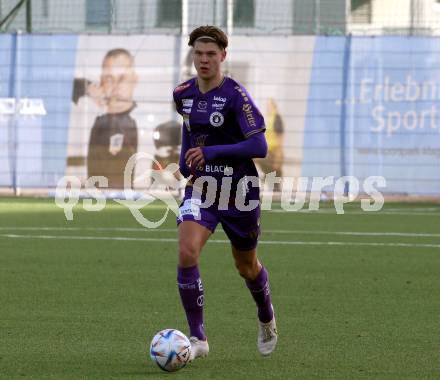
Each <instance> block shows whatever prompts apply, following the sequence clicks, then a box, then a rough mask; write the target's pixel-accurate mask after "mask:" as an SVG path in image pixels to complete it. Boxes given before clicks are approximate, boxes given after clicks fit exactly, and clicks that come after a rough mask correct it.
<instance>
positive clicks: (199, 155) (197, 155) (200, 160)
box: [185, 147, 205, 169]
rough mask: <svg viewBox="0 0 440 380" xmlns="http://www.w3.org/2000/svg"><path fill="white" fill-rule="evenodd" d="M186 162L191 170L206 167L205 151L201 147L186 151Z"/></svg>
mask: <svg viewBox="0 0 440 380" xmlns="http://www.w3.org/2000/svg"><path fill="white" fill-rule="evenodd" d="M185 161H186V164H187V165H188V167H189V168H194V169H195V168H197V167H198V166H203V165H205V156H204V155H203V150H202V148H200V147H197V148H190V149H188V150H187V151H186V154H185Z"/></svg>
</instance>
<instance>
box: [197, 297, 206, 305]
mask: <svg viewBox="0 0 440 380" xmlns="http://www.w3.org/2000/svg"><path fill="white" fill-rule="evenodd" d="M204 303H205V297H204V296H203V294H202V295H200V296H198V297H197V305H199V306H200V307H202V306H203V304H204Z"/></svg>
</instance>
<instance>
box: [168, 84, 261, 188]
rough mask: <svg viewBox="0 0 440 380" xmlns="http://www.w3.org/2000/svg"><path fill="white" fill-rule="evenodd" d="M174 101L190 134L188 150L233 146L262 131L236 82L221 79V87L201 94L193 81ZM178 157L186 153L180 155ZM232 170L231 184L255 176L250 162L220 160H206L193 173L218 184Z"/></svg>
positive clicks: (258, 118) (248, 99)
mask: <svg viewBox="0 0 440 380" xmlns="http://www.w3.org/2000/svg"><path fill="white" fill-rule="evenodd" d="M173 97H174V102H175V103H176V109H177V112H179V114H181V115H182V117H183V121H184V123H183V124H184V128H186V131H183V132H184V133H186V132H188V133H189V138H190V147H191V148H194V147H203V146H212V145H226V144H236V143H239V142H241V141H244V140H246V139H247V138H248V137H249V136H251V135H253V134H255V133H259V132H262V131H264V130H265V125H264V119H263V116H262V115H261V113H260V111H259V110H258V108H257V107H256V106H255V104H254V102H253V101H252V99H251V97H250V96H249V94H248V93H247V91H246V89H244V88H243V87H242V86H241V85H240V84H239V83H237V82H236V81H234V80H233V79H231V78H229V77H226V76H225V77H224V79H223V81H222V82H221V84H220V85H219V86H218V87H216V88H214V89H212V90H210V91H208V92H206V93H204V94H203V93H201V92H200V90H199V87H198V86H197V80H196V78H192V79H190V80H188V81H186V82H184V83H182V84H181V85H180V86H178V87H176V89H175V90H174V92H173ZM181 154H185V152H182V153H181ZM228 168H232V169H233V175H232V178H233V179H234V182H235V183H236V182H238V180H239V179H241V178H243V177H244V176H257V175H258V174H257V170H256V168H255V165H254V163H253V161H252V159H250V158H249V159H237V158H221V159H215V160H212V161H207V162H206V163H205V165H204V166H203V167H200V166H199V167H198V168H196V170H194V171H193V174H195V175H197V176H201V175H211V176H213V177H215V178H216V179H217V181H218V184H219V185H220V184H221V178H222V177H223V176H224V175H225V169H226V173H227V172H228Z"/></svg>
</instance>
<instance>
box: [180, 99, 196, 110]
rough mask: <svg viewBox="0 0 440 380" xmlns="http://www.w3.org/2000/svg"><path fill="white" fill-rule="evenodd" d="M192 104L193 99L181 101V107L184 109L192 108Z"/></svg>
mask: <svg viewBox="0 0 440 380" xmlns="http://www.w3.org/2000/svg"><path fill="white" fill-rule="evenodd" d="M193 103H194V99H182V105H183V106H184V107H189V108H191V107H192V106H193Z"/></svg>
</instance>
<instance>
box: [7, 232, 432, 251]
mask: <svg viewBox="0 0 440 380" xmlns="http://www.w3.org/2000/svg"><path fill="white" fill-rule="evenodd" d="M0 237H5V238H11V239H50V240H105V241H110V240H115V241H144V242H158V243H162V242H167V243H169V242H174V243H177V239H176V238H139V237H138V238H136V237H123V236H68V235H17V234H0ZM208 242H209V243H220V244H229V243H230V242H229V240H224V239H210V240H208ZM259 244H260V245H318V246H319V245H321V246H322V245H325V246H369V247H407V248H440V244H417V243H367V242H343V241H325V242H323V241H285V240H260V241H259Z"/></svg>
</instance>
